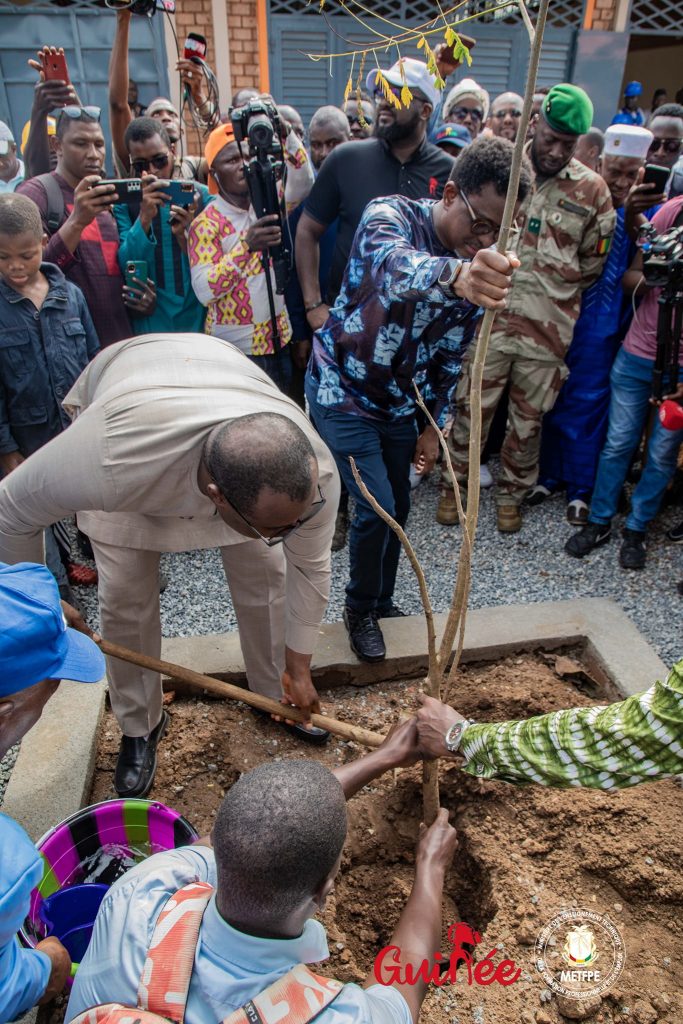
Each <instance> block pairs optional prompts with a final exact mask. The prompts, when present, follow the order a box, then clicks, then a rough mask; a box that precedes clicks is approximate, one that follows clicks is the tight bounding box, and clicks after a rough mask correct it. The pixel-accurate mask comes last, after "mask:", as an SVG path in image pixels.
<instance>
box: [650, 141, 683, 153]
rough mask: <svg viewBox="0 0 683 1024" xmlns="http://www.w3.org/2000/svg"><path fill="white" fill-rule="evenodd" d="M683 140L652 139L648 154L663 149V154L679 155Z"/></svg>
mask: <svg viewBox="0 0 683 1024" xmlns="http://www.w3.org/2000/svg"><path fill="white" fill-rule="evenodd" d="M681 145H683V139H654V140H653V141H652V143H651V144H650V148H649V149H648V153H656V152H657V151H658V150H660V149H663V150H664V152H665V153H680V151H681Z"/></svg>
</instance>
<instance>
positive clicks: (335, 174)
mask: <svg viewBox="0 0 683 1024" xmlns="http://www.w3.org/2000/svg"><path fill="white" fill-rule="evenodd" d="M453 164H454V160H453V157H451V156H449V155H448V153H445V152H444V151H443V150H442V149H440V148H439V147H438V146H434V145H432V143H431V142H427V140H426V139H425V140H424V141H423V142H422V143H421V145H420V146H418V148H417V149H416V150H415V152H414V153H413V155H412V157H411V158H410V160H408V162H407V163H405V164H402V163H400V162H399V161H398V160H397V159H396V157H395V156H394V155H393V154H392V152H391V150H390V149H389V146H388V145H387V143H386V142H384V141H383V140H382V139H364V140H363V141H362V142H345V143H344V144H343V145H342V146H337V148H336V149H335V150H334V151H333V152H332V153H330V155H329V156H328V157H327V158H326V160H325V162H324V164H323V165H322V167H321V168H320V173H319V174H318V177H317V178H316V180H315V184H314V186H313V189H312V191H311V194H310V195H309V197H308V199H307V200H306V203H305V210H306V213H308V214H310V216H311V217H313V219H314V220H317V221H318V222H319V223H320V224H332V223H333V222H334V221H335V220H337V218H338V219H339V227H338V230H337V244H336V248H335V251H334V256H333V258H332V267H331V270H330V276H329V279H328V282H327V289H326V290H327V299H328V300H329V301H333V300H334V299H335V298H336V297H337V295H338V294H339V290H340V288H341V283H342V278H343V276H344V270H345V268H346V262H347V260H348V258H349V253H350V252H351V243H352V242H353V236H354V235H355V233H356V228H357V227H358V224H359V222H360V219H361V217H362V216H363V211H364V210H365V207H366V206H367V204H368V203H369V202H370V200H371V199H379V198H380V196H393V195H402V196H407V197H408V198H409V199H428V198H431V199H440V198H441V195H442V193H443V187H444V185H445V184H446V181H447V180H448V176H449V175H450V173H451V170H452V168H453Z"/></svg>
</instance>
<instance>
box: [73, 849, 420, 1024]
mask: <svg viewBox="0 0 683 1024" xmlns="http://www.w3.org/2000/svg"><path fill="white" fill-rule="evenodd" d="M192 881H202V882H209V883H210V884H211V885H213V886H215V885H216V864H215V860H214V855H213V850H211V849H209V848H208V847H205V846H188V847H184V848H181V849H179V850H172V851H171V852H169V853H158V854H156V855H155V856H154V857H150V858H149V859H148V860H146V861H143V863H142V864H139V865H138V866H137V867H135V868H133V869H132V870H131V871H129V872H128V874H126V875H124V877H123V878H121V879H120V880H119V881H118V882H116V883H115V885H113V886H112V888H111V890H110V891H109V893H108V894H107V896H106V898H105V900H104V901H103V903H102V906H101V907H100V911H99V913H98V915H97V920H96V922H95V928H94V931H93V937H92V941H91V943H90V945H89V947H88V951H87V953H86V955H85V957H84V958H83V962H82V963H81V966H80V968H79V970H78V974H77V975H76V980H75V982H74V987H73V989H72V992H71V998H70V1000H69V1005H68V1007H67V1015H66V1020H67V1021H70V1020H72V1019H73V1018H74V1017H75V1016H76V1015H77V1014H79V1013H82V1012H83V1010H86V1009H88V1008H89V1007H91V1006H97V1005H101V1004H102V1003H108V1002H120V1003H123V1004H124V1005H126V1006H132V1007H134V1006H135V1005H136V1003H137V990H138V984H139V981H140V975H141V973H142V968H143V966H144V962H145V957H146V955H147V950H148V948H149V944H150V942H151V939H152V934H153V932H154V925H155V923H156V920H157V917H158V916H159V914H160V913H161V910H162V909H163V906H164V904H165V903H166V900H167V899H168V897H169V896H170V895H172V894H173V893H174V892H176V891H177V890H178V889H180V888H182V886H183V885H187V883H188V882H192ZM329 955H330V954H329V950H328V948H327V940H326V938H325V930H324V928H323V926H322V925H321V924H320V923H319V922H318V921H314V920H309V921H307V922H306V926H305V928H304V930H303V932H302V933H301V935H300V936H299V937H298V938H296V939H261V938H257V937H256V936H255V935H248V934H246V933H245V932H240V931H237V930H236V929H235V928H232V927H231V926H230V925H229V924H228V923H227V922H226V921H225V920H223V918H222V917H221V916H220V914H219V913H218V910H217V909H216V901H215V897H213V898H212V899H211V901H210V902H209V904H208V906H207V908H206V911H205V913H204V917H203V919H202V924H201V928H200V932H199V942H198V943H197V951H196V953H195V958H194V970H193V972H192V980H191V982H190V991H189V995H188V1000H187V1010H186V1013H185V1024H214V1022H215V1024H218V1022H219V1021H221V1020H223V1019H224V1017H226V1016H227V1015H228V1014H230V1013H232V1012H233V1011H234V1010H237V1009H239V1007H240V1006H243V1005H244V1003H246V1002H247V1001H248V1000H250V999H253V998H254V997H255V996H257V995H258V994H259V993H260V992H262V991H263V990H264V989H266V988H267V987H268V986H269V985H271V984H272V983H273V982H274V981H276V980H277V979H278V978H280V977H282V975H283V974H286V973H287V971H289V970H291V968H292V967H294V966H295V965H296V964H298V963H308V964H311V963H318V962H319V961H321V960H325V959H327V957H328V956H329ZM318 1021H319V1022H320V1024H350V1022H356V1024H412V1018H411V1015H410V1011H409V1009H408V1004H407V1003H406V1001H405V999H404V998H403V996H402V995H401V994H400V992H398V991H397V990H396V989H392V988H389V987H386V986H383V985H372V986H371V987H370V988H369V989H362V988H360V987H359V986H358V985H345V986H344V988H343V989H342V991H341V993H340V994H339V995H338V996H337V998H336V999H335V1000H334V1002H333V1003H332V1004H331V1005H330V1006H329V1007H328V1008H327V1009H326V1010H324V1011H323V1012H322V1013H321V1014H320V1015H319V1017H316V1022H318Z"/></svg>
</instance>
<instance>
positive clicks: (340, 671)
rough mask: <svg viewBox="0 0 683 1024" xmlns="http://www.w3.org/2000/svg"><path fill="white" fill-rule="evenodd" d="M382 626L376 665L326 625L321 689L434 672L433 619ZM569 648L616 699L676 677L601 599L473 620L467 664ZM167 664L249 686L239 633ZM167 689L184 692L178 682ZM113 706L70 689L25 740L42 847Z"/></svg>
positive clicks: (172, 653)
mask: <svg viewBox="0 0 683 1024" xmlns="http://www.w3.org/2000/svg"><path fill="white" fill-rule="evenodd" d="M436 622H437V630H438V631H439V633H440V632H441V630H442V629H443V626H444V623H445V616H444V615H438V616H436ZM382 628H383V630H384V634H385V637H386V640H387V649H388V657H387V660H386V661H385V662H382V663H381V664H379V665H366V664H363V663H361V662H359V661H358V660H357V659H356V658H355V656H354V655H353V654H352V652H351V650H350V648H349V644H348V637H347V634H346V630H345V629H344V626H343V624H342V623H334V624H332V625H325V626H323V627H322V628H321V631H320V641H319V643H318V647H317V651H316V655H315V658H314V663H313V675H314V678H315V680H316V683H317V684H318V685H319V686H320V688H321V689H323V690H324V689H328V688H330V689H331V688H334V687H337V686H344V685H350V684H351V685H356V686H365V685H370V684H372V683H377V682H384V681H387V680H390V679H398V678H402V677H406V676H408V677H410V676H419V675H421V674H423V673H424V671H425V669H426V667H427V640H426V630H425V624H424V619H423V618H421V617H420V616H408V617H406V618H403V619H389V620H386V621H385V622H383V624H382ZM559 647H564V648H567V647H573V648H574V649H577V650H580V651H581V652H582V655H583V658H584V659H585V660H587V661H588V664H589V667H590V668H591V670H592V671H593V673H594V674H595V675H596V676H597V678H598V680H599V681H600V682H602V683H603V684H607V685H609V684H611V685H612V686H613V687H614V690H615V694H618V693H620V694H623V695H624V696H628V695H629V694H632V693H637V692H639V691H640V690H644V689H647V688H648V687H649V686H651V685H652V683H653V682H654V681H655V679H663V678H664V677H665V675H666V672H667V666H666V665H665V664H664V663H663V662H662V661H661V659H660V658H659V657H658V656H657V654H656V653H655V652H654V651H653V649H652V648H651V647H650V646H649V645H648V644H647V643H646V641H645V640H644V639H643V637H642V636H641V635H640V633H639V632H638V630H637V629H636V627H635V626H634V625H633V623H632V622H631V621H630V619H629V618H628V617H627V616H626V615H625V613H624V612H623V611H622V610H621V609H620V608H619V606H618V605H617V604H615V603H614V602H613V601H609V600H602V599H597V598H591V599H587V600H579V601H556V602H547V603H542V604H527V605H509V606H501V607H497V608H482V609H477V610H475V611H472V612H470V614H469V615H468V618H467V628H466V633H465V648H464V654H463V658H464V661H466V662H473V661H485V660H488V661H491V660H495V659H497V658H501V657H504V656H505V655H509V654H513V653H517V652H522V651H525V650H532V649H538V648H540V649H542V650H546V651H547V650H553V649H557V648H559ZM162 657H163V658H164V659H165V660H167V661H171V662H174V663H175V664H179V665H188V666H191V667H192V668H193V669H194V670H195V671H198V672H203V673H205V674H207V675H212V676H216V677H218V678H221V679H227V680H229V681H230V682H237V683H242V684H243V685H244V683H245V676H244V663H243V661H242V656H241V653H240V649H239V637H238V635H237V633H226V634H220V635H215V636H205V637H190V638H187V639H182V638H176V639H170V640H166V641H164V644H163V651H162ZM167 686H168V687H169V688H176V689H177V690H178V691H180V690H181V689H182V688H181V687H180V686H178V684H177V683H175V682H174V681H173V680H170V681H168V682H167ZM186 692H189V688H186ZM192 692H193V693H195V694H196V692H197V691H192ZM103 706H104V686H100V685H95V686H84V685H81V684H76V683H67V682H65V683H63V684H62V686H60V688H59V690H58V691H57V693H56V694H55V696H54V697H53V698H52V700H51V701H50V702H49V703H48V704H47V706H46V708H45V711H44V713H43V716H42V718H41V720H40V721H39V722H38V724H37V725H36V726H34V728H33V729H32V730H31V732H30V733H29V734H28V735H27V736H26V738H25V739H24V741H23V743H22V746H21V751H20V754H19V757H18V759H17V763H16V765H15V767H14V770H13V772H12V776H11V779H10V782H9V785H8V787H7V791H6V793H5V800H4V804H3V807H2V810H3V812H4V813H5V814H8V815H10V816H11V817H13V818H15V820H17V821H19V822H20V823H21V824H22V825H23V826H24V828H25V829H26V831H27V832H28V834H29V835H30V836H31V838H32V839H34V840H37V839H39V838H40V836H42V835H43V834H44V833H45V832H46V831H47V830H48V829H49V828H51V827H52V826H53V825H56V824H58V822H60V821H63V820H64V818H66V817H68V816H69V815H70V814H73V813H74V811H76V810H78V809H79V808H80V807H82V806H83V805H84V804H85V803H86V802H87V799H88V796H89V793H90V788H91V785H92V777H93V771H94V762H95V751H96V741H97V732H98V727H99V723H100V719H101V716H102V709H103Z"/></svg>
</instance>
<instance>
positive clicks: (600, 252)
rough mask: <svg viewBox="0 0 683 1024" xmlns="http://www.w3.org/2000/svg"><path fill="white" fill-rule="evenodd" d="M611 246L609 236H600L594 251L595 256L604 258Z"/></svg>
mask: <svg viewBox="0 0 683 1024" xmlns="http://www.w3.org/2000/svg"><path fill="white" fill-rule="evenodd" d="M611 244H612V236H611V235H600V238H599V239H598V244H597V246H596V249H595V253H596V255H597V256H606V255H607V253H608V252H609V250H610V246H611Z"/></svg>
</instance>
